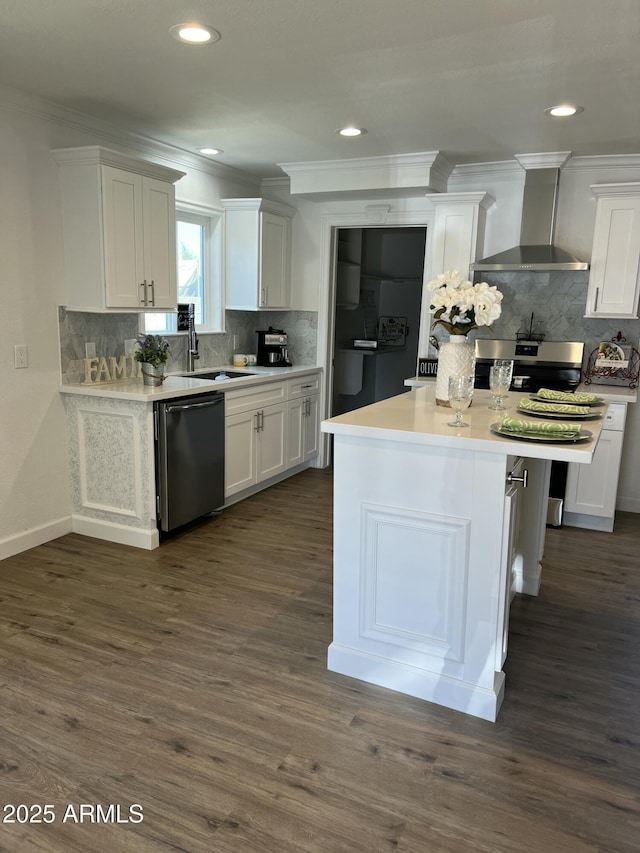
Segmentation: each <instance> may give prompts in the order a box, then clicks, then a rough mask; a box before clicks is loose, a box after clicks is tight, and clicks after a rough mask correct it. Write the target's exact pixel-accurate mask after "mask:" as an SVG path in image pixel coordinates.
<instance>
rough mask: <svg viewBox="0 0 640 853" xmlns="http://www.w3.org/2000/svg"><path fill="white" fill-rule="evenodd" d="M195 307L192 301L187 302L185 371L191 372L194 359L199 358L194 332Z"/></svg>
mask: <svg viewBox="0 0 640 853" xmlns="http://www.w3.org/2000/svg"><path fill="white" fill-rule="evenodd" d="M195 310H196V307H195V305H194V304H193V302H190V303H189V315H188V319H189V327H188V329H187V372H188V373H191V372H192V371H193V370H194V369H195V361H196V359H198V358H200V353H199V352H198V335H197V332H196V317H195Z"/></svg>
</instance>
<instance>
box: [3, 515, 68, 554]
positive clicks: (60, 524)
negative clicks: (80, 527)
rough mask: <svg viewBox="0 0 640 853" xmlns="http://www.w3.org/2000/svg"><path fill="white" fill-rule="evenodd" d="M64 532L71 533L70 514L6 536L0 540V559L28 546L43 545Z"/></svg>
mask: <svg viewBox="0 0 640 853" xmlns="http://www.w3.org/2000/svg"><path fill="white" fill-rule="evenodd" d="M66 533H71V516H66V517H65V518H59V519H57V520H56V521H50V522H47V524H41V525H39V526H38V527H31V528H29V530H23V531H21V532H20V533H17V534H16V535H15V536H8V537H7V538H6V539H1V540H0V560H6V559H7V557H13V556H14V555H15V554H21V553H22V552H23V551H28V550H29V549H30V548H37V547H38V545H44V543H45V542H51V540H52V539H58V537H59V536H64V535H65V534H66Z"/></svg>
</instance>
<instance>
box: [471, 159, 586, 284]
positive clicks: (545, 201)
mask: <svg viewBox="0 0 640 853" xmlns="http://www.w3.org/2000/svg"><path fill="white" fill-rule="evenodd" d="M559 176H560V170H559V169H527V170H526V178H525V184H524V196H523V200H522V221H521V224H520V244H519V245H518V246H514V248H513V249H507V250H506V251H505V252H498V254H497V255H491V256H490V257H488V258H483V259H482V260H481V261H476V263H475V264H471V269H472V270H478V271H480V272H489V271H492V272H517V271H521V272H553V271H555V270H588V269H589V264H587V263H585V262H584V261H579V260H578V259H577V258H574V256H573V255H571V254H570V253H569V252H567V251H565V250H564V249H560V248H559V247H558V246H555V245H554V244H553V236H554V230H555V219H556V202H557V195H558V180H559Z"/></svg>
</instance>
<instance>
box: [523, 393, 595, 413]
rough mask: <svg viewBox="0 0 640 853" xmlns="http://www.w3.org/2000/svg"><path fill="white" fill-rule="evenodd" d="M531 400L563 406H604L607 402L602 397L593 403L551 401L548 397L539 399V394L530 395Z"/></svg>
mask: <svg viewBox="0 0 640 853" xmlns="http://www.w3.org/2000/svg"><path fill="white" fill-rule="evenodd" d="M529 398H530V399H531V400H537V401H538V402H539V403H562V405H563V406H604V405H606V402H607V401H606V400H603V399H602V397H596V399H595V400H594V401H593V402H592V403H579V402H578V401H577V400H576V402H575V403H574V402H573V401H572V400H549V399H548V398H547V397H538V395H537V394H530V395H529ZM571 417H572V418H573V417H575V415H571Z"/></svg>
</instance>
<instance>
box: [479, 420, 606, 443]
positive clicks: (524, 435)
mask: <svg viewBox="0 0 640 853" xmlns="http://www.w3.org/2000/svg"><path fill="white" fill-rule="evenodd" d="M489 429H490V430H491V432H492V433H494V434H495V435H501V436H502V437H503V438H515V439H517V440H518V441H550V442H553V443H554V444H561V443H564V444H577V443H578V442H580V441H590V439H592V438H593V433H591V432H589V430H588V429H581V430H580V432H579V433H578V435H575V436H566V435H554V434H553V433H552V432H544V433H543V432H540V433H535V432H509V431H508V430H501V429H500V422H499V421H496V422H495V423H494V424H491V425H490V427H489Z"/></svg>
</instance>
